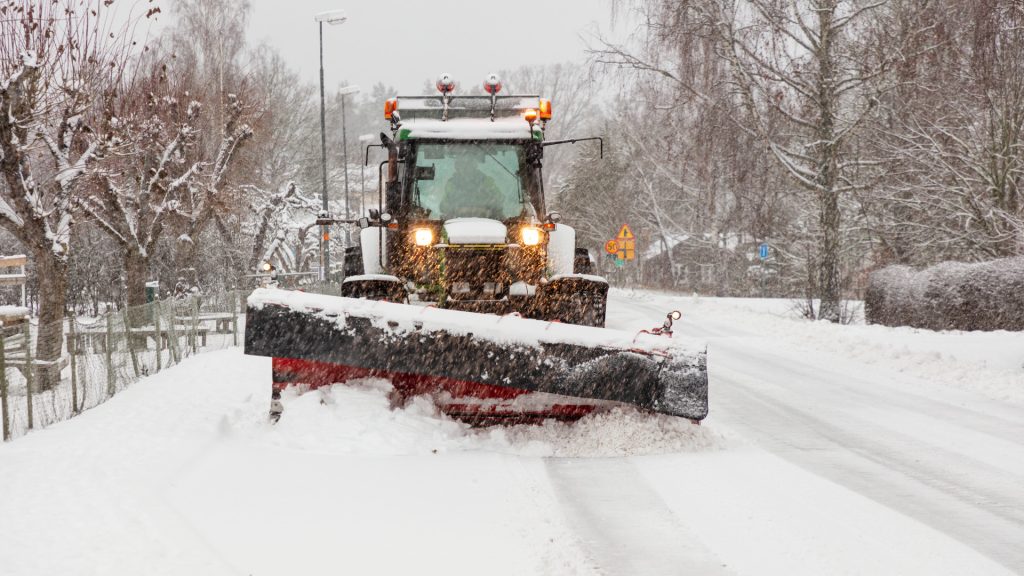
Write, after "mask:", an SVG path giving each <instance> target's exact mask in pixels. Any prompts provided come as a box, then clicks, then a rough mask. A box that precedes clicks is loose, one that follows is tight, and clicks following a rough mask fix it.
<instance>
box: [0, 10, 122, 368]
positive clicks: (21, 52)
mask: <svg viewBox="0 0 1024 576" xmlns="http://www.w3.org/2000/svg"><path fill="white" fill-rule="evenodd" d="M110 4H111V2H78V1H72V0H59V1H55V2H40V3H27V2H21V1H15V0H5V1H4V2H2V4H0V27H2V32H0V109H3V110H4V113H3V114H0V168H2V171H3V179H4V182H5V186H4V188H3V189H2V190H0V226H3V227H4V228H6V229H7V230H8V231H10V232H11V233H12V234H13V235H14V236H15V237H17V238H18V240H20V241H21V242H22V243H23V244H24V245H25V247H26V249H27V250H28V251H29V253H30V254H31V256H32V259H33V263H34V265H35V269H36V271H37V274H39V276H40V277H42V278H43V279H45V281H43V282H40V291H39V335H38V341H37V349H36V357H37V358H38V359H39V360H41V361H43V362H44V363H46V367H45V368H44V369H43V372H42V378H41V385H42V386H44V387H46V386H52V385H53V384H55V383H56V382H57V380H58V379H59V365H58V363H57V361H58V359H59V358H60V356H61V349H62V346H63V327H62V325H61V322H62V320H63V318H64V309H65V302H66V294H67V286H68V284H67V283H68V253H69V251H70V248H71V247H70V240H71V228H72V225H73V223H74V218H73V213H74V210H75V201H74V199H75V195H76V193H77V192H78V188H79V186H80V184H81V182H82V181H83V180H84V175H85V174H86V171H87V169H88V168H89V166H90V165H91V164H93V163H94V162H95V161H96V159H97V158H98V157H99V156H101V155H102V154H104V153H105V151H106V146H107V143H106V142H104V140H103V138H102V136H101V133H100V131H98V130H97V129H96V127H97V125H98V124H100V123H102V122H103V110H101V109H98V108H97V106H96V103H97V101H98V98H99V96H100V95H101V93H102V91H103V90H104V89H105V88H106V87H107V86H110V85H111V84H112V83H114V81H115V80H116V79H117V78H118V77H119V76H120V75H121V74H122V72H123V70H124V64H125V60H126V58H127V54H128V50H129V49H130V44H129V43H130V38H131V30H132V27H133V26H134V20H133V22H132V23H131V24H129V25H128V27H127V28H124V29H117V30H114V29H112V28H111V27H112V24H111V21H110V19H108V18H107V17H105V16H106V14H107V12H108V11H109V9H108V8H106V7H107V6H109V5H110Z"/></svg>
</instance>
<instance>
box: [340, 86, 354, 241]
mask: <svg viewBox="0 0 1024 576" xmlns="http://www.w3.org/2000/svg"><path fill="white" fill-rule="evenodd" d="M358 93H359V86H345V87H344V88H342V89H340V90H338V94H339V95H340V96H341V158H342V162H343V163H344V164H345V220H351V219H352V215H351V214H350V213H349V210H348V130H347V129H346V127H345V96H348V95H349V94H358ZM351 243H352V242H351V239H350V238H349V229H348V226H346V227H345V246H348V245H349V244H351Z"/></svg>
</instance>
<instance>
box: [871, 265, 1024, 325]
mask: <svg viewBox="0 0 1024 576" xmlns="http://www.w3.org/2000/svg"><path fill="white" fill-rule="evenodd" d="M864 314H865V318H866V320H867V322H868V323H870V324H883V325H886V326H912V327H915V328H928V329H931V330H950V329H953V330H1024V257H1015V258H1003V259H999V260H991V261H988V262H982V263H978V264H963V263H959V262H943V263H941V264H938V265H936V266H932V267H930V268H926V269H924V270H920V271H915V270H914V269H912V268H910V267H907V266H888V267H886V268H883V269H881V270H878V271H876V272H874V273H872V274H871V279H870V283H869V285H868V289H867V293H866V295H865V297H864Z"/></svg>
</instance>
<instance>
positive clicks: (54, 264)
mask: <svg viewBox="0 0 1024 576" xmlns="http://www.w3.org/2000/svg"><path fill="white" fill-rule="evenodd" d="M33 258H34V260H35V265H36V271H37V274H38V278H39V283H38V285H39V332H38V334H37V336H36V353H35V358H36V359H37V360H39V361H40V362H43V363H45V362H51V363H52V364H50V365H46V364H43V365H41V366H40V368H39V370H38V371H37V373H36V374H37V378H36V382H37V385H38V386H39V389H40V390H49V389H51V388H53V387H55V386H57V385H58V384H59V383H60V358H61V354H62V352H63V348H64V306H65V304H66V299H67V287H68V265H67V262H66V261H65V260H63V259H61V258H59V257H57V256H56V255H55V254H54V253H53V252H51V251H50V250H49V249H48V247H46V248H40V249H38V250H33Z"/></svg>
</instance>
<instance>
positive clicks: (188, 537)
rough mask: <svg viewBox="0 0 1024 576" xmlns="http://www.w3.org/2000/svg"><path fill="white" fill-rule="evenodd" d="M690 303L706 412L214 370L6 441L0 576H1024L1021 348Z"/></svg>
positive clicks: (637, 298)
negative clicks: (490, 411) (510, 414)
mask: <svg viewBox="0 0 1024 576" xmlns="http://www.w3.org/2000/svg"><path fill="white" fill-rule="evenodd" d="M673 308H679V309H681V310H682V311H683V312H684V319H683V323H682V325H681V326H680V331H681V332H682V333H685V334H688V335H693V336H699V337H702V338H706V339H707V340H708V343H709V367H710V373H711V394H712V397H711V410H712V412H711V416H710V417H709V418H708V419H707V420H706V421H705V423H704V425H702V426H700V427H695V426H692V425H690V424H689V423H686V422H679V421H678V420H676V419H672V418H668V417H661V416H649V415H644V414H639V413H636V412H634V411H628V410H627V411H623V412H618V413H613V414H610V415H606V416H601V417H598V418H594V419H591V420H587V421H584V422H581V423H578V424H576V425H574V426H572V427H566V426H562V425H554V426H545V427H543V428H538V427H522V428H514V429H494V430H485V431H472V430H467V429H466V428H464V427H463V426H461V425H459V424H457V423H454V422H450V421H446V420H444V419H442V418H439V417H438V416H437V415H436V413H435V412H434V409H433V407H432V406H431V405H430V404H429V402H427V401H425V400H424V401H422V402H420V401H417V402H414V403H413V404H412V405H411V406H410V407H408V408H407V409H405V410H402V411H391V410H389V408H388V401H387V397H386V384H384V383H380V382H372V381H370V382H363V383H360V384H359V385H357V386H349V387H342V386H338V387H335V388H333V389H331V390H329V391H326V392H324V393H311V394H306V395H303V396H300V397H289V398H286V403H287V408H286V412H285V417H284V418H283V419H282V421H281V422H280V424H279V425H278V426H276V427H270V426H267V425H266V424H265V423H264V422H263V419H264V417H265V411H266V396H267V389H268V386H269V365H268V364H269V363H268V361H266V360H265V359H261V358H249V357H244V356H242V355H240V354H239V353H238V352H237V351H225V352H216V353H211V354H207V355H204V356H200V357H198V358H195V359H192V360H189V361H187V362H186V363H184V364H183V365H181V366H179V367H176V368H175V369H173V370H169V371H167V372H164V373H162V374H159V375H157V376H155V377H152V378H149V379H147V380H146V381H144V382H141V383H139V384H138V385H136V386H134V387H132V388H130V389H129V390H127V391H126V392H124V393H122V394H121V395H119V396H118V397H117V398H115V399H114V400H112V401H111V402H109V403H107V404H105V405H103V406H101V407H99V408H97V409H95V410H92V411H90V412H89V413H87V414H85V415H83V416H81V417H79V418H77V419H75V420H72V421H70V422H67V423H64V424H61V425H58V426H54V427H52V428H50V429H47V430H45V431H42V432H37V433H33V434H30V435H29V436H28V437H25V438H22V439H19V440H17V441H16V442H12V443H9V444H7V445H3V446H0V574H4V575H8V574H10V575H12V576H20V575H36V574H57V573H59V574H116V575H120V574H125V575H128V574H256V575H259V574H337V573H348V572H351V573H418V574H434V573H443V574H475V573H480V572H487V573H492V574H579V575H597V574H603V575H614V574H630V575H633V574H658V575H669V574H711V575H714V574H738V575H746V574H752V575H763V574H786V575H794V574H929V575H931V574H1013V573H1019V574H1021V573H1024V545H1022V543H1024V488H1022V487H1024V367H1022V362H1024V335H1021V334H1006V333H1002V334H999V333H996V334H940V335H937V334H934V333H926V332H921V333H917V332H913V331H909V330H892V329H886V328H880V327H864V326H856V327H841V326H831V325H821V324H810V323H805V322H800V321H797V320H793V319H789V318H784V317H782V316H785V315H786V314H785V313H786V310H785V305H782V304H778V303H774V302H766V301H730V300H716V299H694V298H689V297H674V296H663V295H657V294H651V293H643V292H638V293H625V292H615V293H614V294H613V297H612V301H611V303H610V307H609V325H610V326H612V327H616V328H621V329H627V330H635V329H638V328H642V327H649V326H650V325H653V324H655V323H658V321H659V318H660V317H663V315H664V314H665V313H666V312H667V311H668V310H670V309H673Z"/></svg>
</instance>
